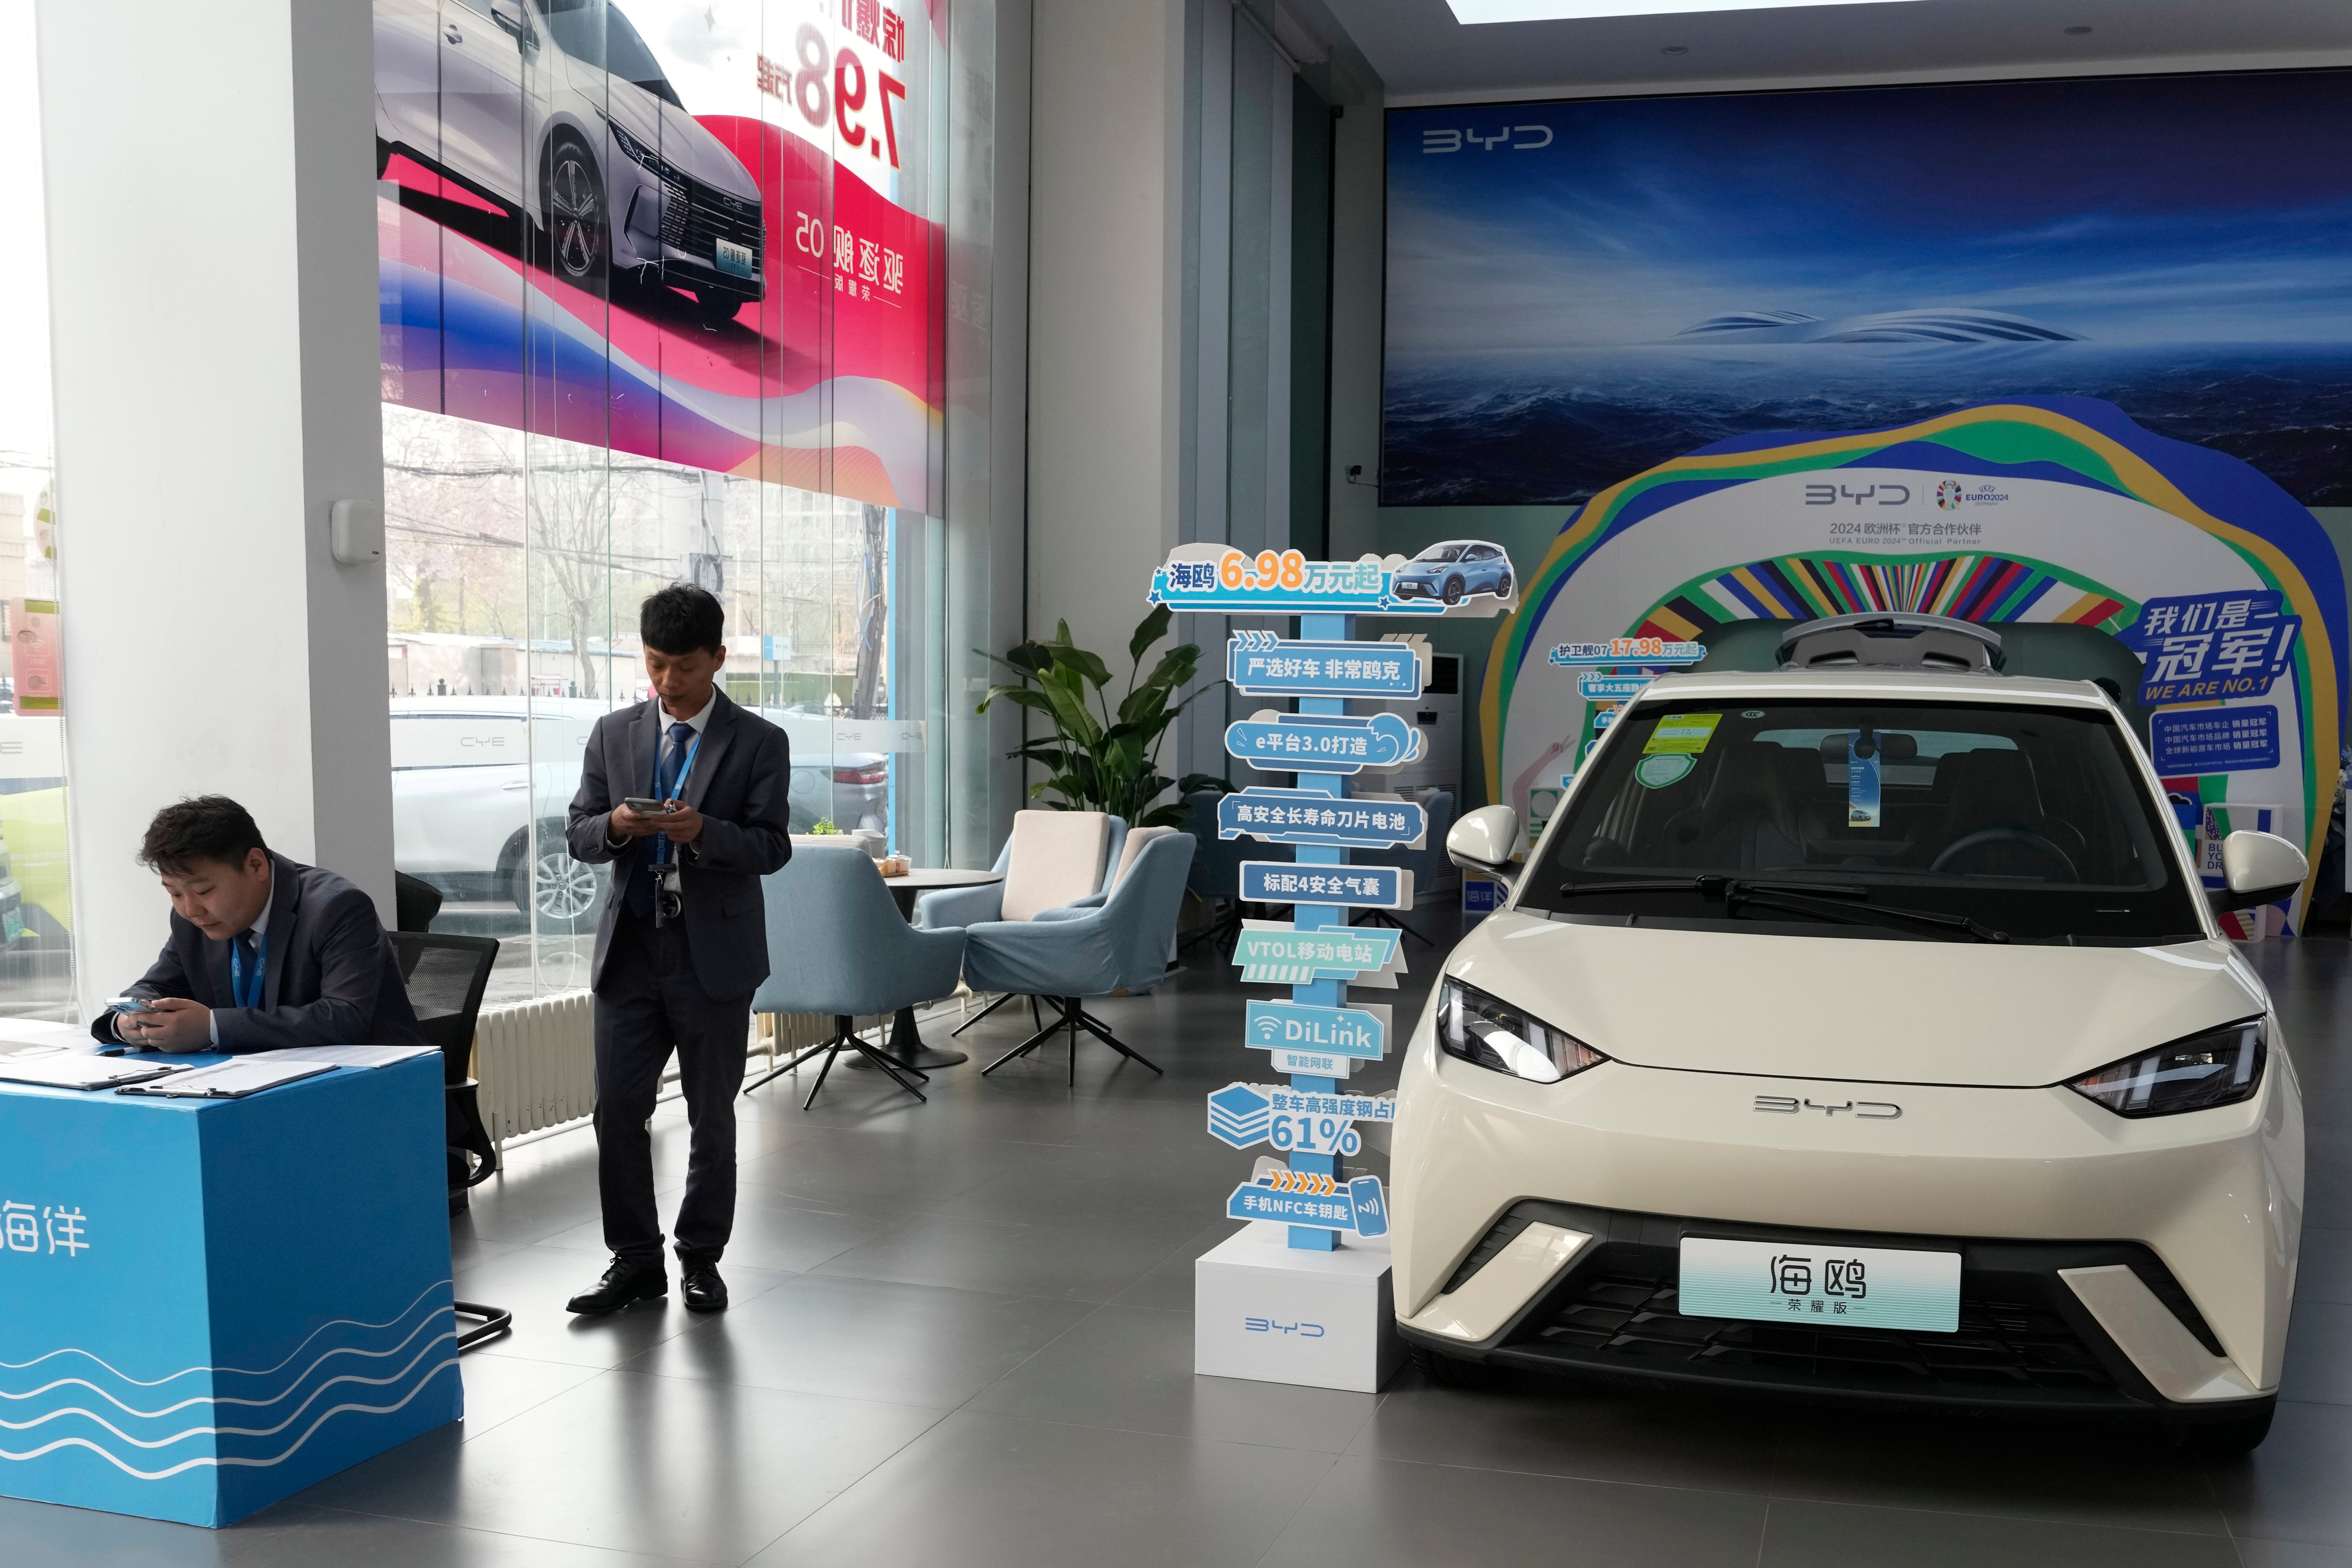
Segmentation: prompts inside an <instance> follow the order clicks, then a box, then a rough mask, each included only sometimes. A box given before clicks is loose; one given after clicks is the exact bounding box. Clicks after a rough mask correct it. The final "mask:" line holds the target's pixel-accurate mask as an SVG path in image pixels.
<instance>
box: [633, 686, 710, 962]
mask: <svg viewBox="0 0 2352 1568" xmlns="http://www.w3.org/2000/svg"><path fill="white" fill-rule="evenodd" d="M693 744H694V726H693V725H691V724H687V723H677V724H672V725H671V726H670V727H669V745H668V746H667V748H666V749H665V751H664V752H663V755H662V757H661V760H660V761H659V762H658V763H656V764H655V767H654V794H656V795H659V796H660V797H661V798H662V799H663V800H665V801H667V800H669V799H670V798H672V797H673V796H674V795H677V791H678V788H679V786H680V784H681V782H682V781H681V780H680V779H679V777H678V774H679V772H680V770H681V769H683V768H684V767H685V766H686V753H687V750H688V747H690V746H692V745H693ZM668 858H669V840H668V839H667V838H663V837H657V838H656V839H655V840H654V841H653V847H651V848H650V849H648V850H647V851H646V853H644V854H642V855H640V856H638V857H637V862H636V864H635V866H634V867H632V868H630V871H629V890H628V893H627V894H626V900H627V903H628V907H629V912H630V913H631V914H634V915H635V916H637V917H638V918H639V919H640V920H651V919H652V918H653V913H654V874H653V870H652V866H653V863H654V862H655V861H656V860H667V859H668Z"/></svg>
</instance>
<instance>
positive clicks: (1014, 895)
mask: <svg viewBox="0 0 2352 1568" xmlns="http://www.w3.org/2000/svg"><path fill="white" fill-rule="evenodd" d="M1126 843H1127V820H1126V818H1124V817H1118V816H1109V815H1108V814H1107V813H1104V812H1093V811H1050V810H1030V811H1020V812H1015V813H1014V814H1013V831H1012V832H1011V833H1010V834H1009V835H1007V836H1006V837H1005V840H1004V847H1003V849H1000V850H998V851H997V855H996V866H995V871H996V874H997V875H998V876H999V877H1001V878H1003V880H1002V881H999V882H987V883H982V884H981V885H980V886H978V887H972V888H940V889H936V890H934V891H932V892H929V893H925V894H923V895H921V896H920V897H919V898H918V899H916V900H915V925H916V927H917V929H919V930H922V931H940V930H945V929H948V928H950V927H955V926H975V925H981V924H984V923H987V922H990V921H1030V920H1035V919H1037V918H1038V917H1039V916H1041V915H1043V914H1045V913H1046V912H1047V911H1048V910H1056V909H1064V908H1068V907H1071V906H1072V905H1073V904H1083V903H1099V902H1100V901H1101V900H1102V895H1103V894H1104V893H1105V892H1107V891H1108V889H1109V888H1110V884H1111V880H1112V879H1113V877H1114V876H1115V875H1116V871H1117V868H1118V860H1119V855H1120V852H1121V851H1122V849H1123V848H1124V847H1125V846H1126ZM1012 1000H1013V998H1012V997H1011V996H1009V995H1007V996H999V997H998V998H997V999H996V1000H995V1001H993V1002H991V1003H990V1004H989V1005H987V1006H985V1007H983V1008H982V1009H981V1010H980V1011H979V1012H978V1013H975V1014H973V1015H972V1016H971V1017H969V1018H966V1019H965V1020H964V1021H963V1022H962V1023H961V1024H958V1025H957V1026H955V1028H954V1029H953V1030H952V1031H950V1037H953V1036H955V1035H961V1034H962V1033H963V1032H964V1031H965V1030H966V1029H969V1028H971V1026H973V1025H974V1024H977V1023H979V1022H980V1021H981V1020H982V1018H985V1017H987V1016H989V1015H990V1014H991V1013H993V1012H995V1011H996V1010H997V1009H998V1008H999V1007H1002V1006H1003V1005H1005V1004H1006V1003H1007V1002H1010V1001H1012ZM1031 1012H1032V1014H1033V1015H1034V1012H1035V1008H1034V1007H1032V1008H1031Z"/></svg>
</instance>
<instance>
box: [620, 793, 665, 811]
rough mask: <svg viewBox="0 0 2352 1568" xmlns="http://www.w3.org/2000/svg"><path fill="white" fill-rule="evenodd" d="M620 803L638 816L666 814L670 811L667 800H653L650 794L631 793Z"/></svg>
mask: <svg viewBox="0 0 2352 1568" xmlns="http://www.w3.org/2000/svg"><path fill="white" fill-rule="evenodd" d="M621 804H622V805H625V806H627V807H628V808H629V809H630V810H631V811H634V812H635V813H636V814H637V815H638V816H668V815H669V812H670V807H669V803H668V802H667V801H662V800H655V799H654V798H652V797H651V796H650V795H630V796H628V797H627V798H626V799H625V800H623V801H622V802H621Z"/></svg>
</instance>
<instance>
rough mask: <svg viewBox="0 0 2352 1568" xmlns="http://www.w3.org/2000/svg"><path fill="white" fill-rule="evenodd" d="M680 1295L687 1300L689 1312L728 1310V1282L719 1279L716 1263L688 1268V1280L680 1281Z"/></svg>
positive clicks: (694, 1265)
mask: <svg viewBox="0 0 2352 1568" xmlns="http://www.w3.org/2000/svg"><path fill="white" fill-rule="evenodd" d="M677 1289H678V1294H679V1295H681V1296H683V1297H685V1298H686V1310H688V1311H689V1312H723V1311H725V1310H727V1281H726V1280H724V1279H720V1278H719V1266H718V1265H717V1264H715V1263H693V1264H688V1266H687V1270H686V1278H685V1279H681V1280H679V1281H678V1286H677Z"/></svg>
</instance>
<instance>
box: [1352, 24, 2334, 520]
mask: <svg viewBox="0 0 2352 1568" xmlns="http://www.w3.org/2000/svg"><path fill="white" fill-rule="evenodd" d="M2347 145H2352V72H2345V71H2337V70H2317V71H2294V72H2261V73H2239V74H2227V75H2211V76H2189V77H2163V78H2142V79H2098V80H2073V81H2049V82H2024V83H2000V84H1970V85H1963V86H1949V87H1925V88H1910V87H1906V88H1881V89H1857V90H1845V91H1834V92H1787V93H1770V94H1744V95H1728V96H1719V97H1704V98H1664V99H1639V100H1586V101H1583V102H1578V103H1564V104H1561V103H1555V104H1514V105H1499V106H1480V107H1475V108H1444V109H1427V110H1396V111H1392V112H1391V114H1390V116H1389V281H1388V308H1387V322H1386V367H1385V387H1384V398H1383V437H1382V459H1381V500H1382V502H1383V504H1386V505H1391V506H1413V505H1436V504H1490V505H1492V504H1538V503H1563V504H1566V503H1573V502H1576V501H1580V500H1585V499H1587V498H1589V497H1590V496H1591V495H1592V494H1594V493H1595V492H1596V491H1598V490H1600V489H1603V488H1605V487H1606V486H1608V485H1611V484H1614V483H1616V482H1617V481H1618V480H1620V479H1626V478H1628V477H1630V476H1631V475H1633V474H1635V473H1638V472H1640V471H1641V470H1642V469H1643V468H1649V467H1651V466H1652V465H1654V464H1656V463H1659V462H1663V461H1664V460H1666V459H1667V458H1674V457H1677V456H1680V455H1681V454H1683V453H1685V452H1687V451H1690V450H1691V449H1693V448H1694V447H1701V446H1705V445H1706V444H1708V443H1710V442H1713V441H1717V440H1721V439H1723V438H1725V437H1730V436H1738V435H1754V434H1759V433H1764V432H1781V431H1804V430H1852V429H1867V428H1872V427H1878V426H1891V425H1897V424H1903V423H1906V422H1909V421H1912V420H1916V419H1920V418H1925V417H1930V416H1935V415H1937V414H1941V413H1945V412H1947V411H1948V410H1951V409H1954V408H1958V407H1961V406H1964V405H1970V404H1977V403H1982V402H1986V401H1990V400H1997V399H1999V398H2001V397H2006V396H2053V395H2084V396H2091V397H2098V398H2102V399H2105V400H2106V401H2108V402H2111V403H2115V404H2116V405H2120V406H2121V407H2123V408H2124V409H2125V410H2126V412H2127V413H2129V414H2130V415H2131V416H2133V418H2135V419H2136V420H2137V421H2138V422H2139V423H2140V424H2142V425H2143V426H2147V428H2149V429H2151V430H2154V431H2157V432H2158V433H2159V434H2162V435H2166V436H2169V437H2175V438H2177V439H2180V440H2186V441H2192V442H2196V443H2199V444H2200V445H2204V446H2208V447H2214V448H2216V449H2218V450H2221V451H2225V452H2228V453H2231V455H2233V456H2236V457H2239V458H2243V459H2245V460H2246V461H2248V462H2250V463H2252V465H2254V466H2255V467H2256V468H2260V469H2261V470H2263V472H2264V473H2266V474H2268V475H2269V476H2270V477H2271V478H2272V479H2274V480H2275V481H2277V482H2278V483H2279V484H2280V485H2281V486H2282V487H2284V489H2286V490H2287V491H2288V492H2289V493H2290V494H2293V495H2294V496H2295V497H2296V498H2297V499H2299V500H2302V501H2304V502H2305V504H2306V505H2312V506H2328V505H2338V506H2341V505H2352V461H2347V458H2352V162H2347V160H2344V159H2342V158H2341V157H2340V156H2337V155H2336V153H2335V151H2334V150H2336V149H2340V148H2341V147H2344V146H2347Z"/></svg>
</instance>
